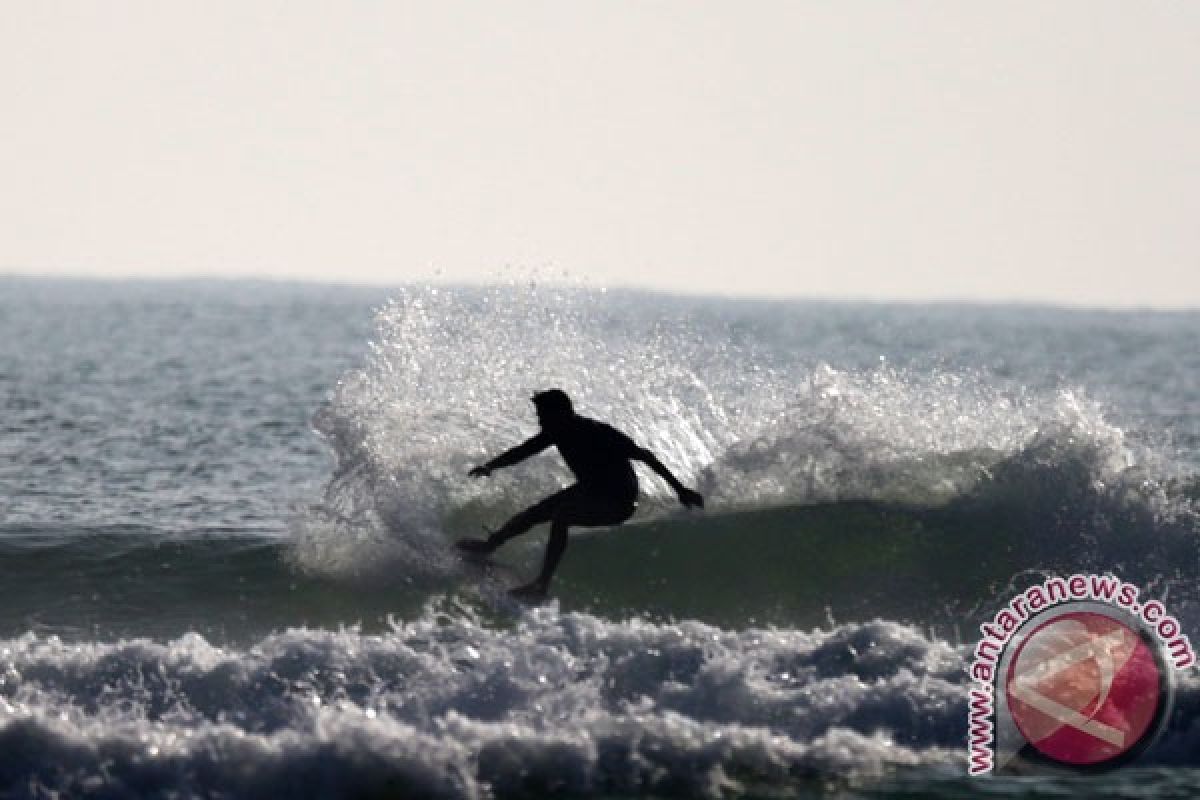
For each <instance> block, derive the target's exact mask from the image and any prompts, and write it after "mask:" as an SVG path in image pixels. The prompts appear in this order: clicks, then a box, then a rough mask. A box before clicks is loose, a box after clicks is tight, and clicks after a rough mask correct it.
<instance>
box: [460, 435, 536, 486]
mask: <svg viewBox="0 0 1200 800" xmlns="http://www.w3.org/2000/svg"><path fill="white" fill-rule="evenodd" d="M552 444H554V442H553V441H551V440H550V437H549V436H548V435H547V434H546V432H545V431H542V432H541V433H539V434H537V435H536V436H534V437H533V438H531V439H529V440H527V441H524V442H522V443H521V444H519V445H517V446H516V447H514V448H512V449H511V450H506V451H504V452H503V453H501V454H500V455H498V456H496V457H495V458H493V459H492V460H491V461H489V462H487V463H486V464H484V465H483V466H481V467H476V468H475V469H473V470H471V471H470V472H469V473H467V474H469V475H470V476H471V477H473V478H482V477H485V476H487V475H490V474H491V472H492V470H494V469H500V468H501V467H511V466H512V465H513V464H520V463H521V462H522V461H524V460H525V459H527V458H529V457H530V456H533V455H537V454H538V453H540V452H542V451H543V450H545V449H546V448H547V447H549V446H550V445H552Z"/></svg>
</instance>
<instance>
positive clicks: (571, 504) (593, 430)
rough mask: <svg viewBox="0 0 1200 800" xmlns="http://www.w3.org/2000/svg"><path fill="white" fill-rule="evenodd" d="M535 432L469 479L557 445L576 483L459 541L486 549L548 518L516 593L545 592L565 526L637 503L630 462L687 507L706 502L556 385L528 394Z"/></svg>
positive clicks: (599, 521)
mask: <svg viewBox="0 0 1200 800" xmlns="http://www.w3.org/2000/svg"><path fill="white" fill-rule="evenodd" d="M533 405H534V407H535V408H536V409H537V416H538V424H539V425H541V428H542V429H541V431H539V432H538V433H537V434H536V435H535V436H534V437H533V438H531V439H529V440H528V441H526V442H524V443H523V444H519V445H517V446H516V447H514V448H512V449H511V450H508V451H507V452H504V453H501V454H500V455H498V456H496V457H495V458H493V459H492V460H491V461H489V462H487V463H486V464H484V465H482V466H479V467H475V468H474V469H472V470H471V471H470V473H469V474H470V476H471V477H473V478H483V477H487V476H488V475H490V474H491V473H492V471H493V470H497V469H500V468H501V467H509V466H512V465H513V464H518V463H520V462H522V461H524V460H525V459H527V458H529V457H530V456H532V455H535V454H537V453H540V452H541V451H543V450H545V449H546V448H547V447H550V446H551V445H554V446H556V447H558V452H559V454H560V455H562V457H563V460H564V461H566V462H567V466H568V467H570V468H571V472H573V473H575V478H576V481H577V482H576V483H575V484H574V485H572V486H569V487H567V488H566V489H563V490H562V491H560V492H556V493H554V494H552V495H550V496H549V497H547V498H546V499H544V500H542V501H541V502H539V503H535V504H534V505H532V506H530V507H529V508H527V509H525V510H524V511H522V512H520V513H519V514H517V515H516V516H514V517H513V518H512V519H510V520H509V521H508V522H506V523H504V525H503V526H502V527H501V528H499V529H498V530H496V531H494V532H492V533H491V535H490V536H488V537H487V538H486V539H464V540H461V541H459V542H458V547H459V549H461V550H464V551H466V552H468V553H475V554H482V555H486V554H488V553H491V552H492V551H494V550H495V549H496V548H498V547H499V546H500V545H502V544H504V543H505V542H507V541H508V540H509V539H512V538H513V537H516V536H520V535H521V534H523V533H525V532H526V531H528V530H529V529H530V528H532V527H533V526H535V525H539V524H541V523H543V522H550V523H551V525H550V540H549V541H548V542H547V543H546V557H545V560H544V561H543V563H542V571H541V574H540V575H538V577H537V579H536V580H535V581H533V582H532V583H529V584H526V585H525V586H521V587H518V588H516V589H513V590H512V594H513V595H515V596H516V597H520V598H523V599H531V600H540V599H542V598H543V597H545V596H546V591H547V589H549V587H550V579H551V578H552V577H553V576H554V570H555V569H556V568H557V567H558V562H559V560H560V559H561V558H562V554H563V551H564V550H566V549H567V529H568V528H569V527H571V526H572V525H577V526H582V527H597V526H605V525H619V524H621V523H622V522H624V521H625V520H627V519H629V517H630V516H631V515H632V514H633V512H634V511H635V510H636V509H637V499H638V483H637V476H636V475H635V474H634V472H633V465H632V464H631V463H630V462H631V461H641V462H643V463H645V464H646V465H648V466H649V467H650V468H651V469H652V470H654V471H655V472H657V473H658V474H659V475H661V476H662V478H663V480H665V481H666V482H667V483H668V484H670V485H671V488H672V489H674V490H675V494H677V495H678V496H679V502H680V503H682V504H683V505H684V506H686V507H689V508H690V507H696V508H703V507H704V498H703V497H701V496H700V493H699V492H696V491H693V490H692V489H689V488H687V487H686V486H684V485H683V484H682V483H680V482H679V479H678V478H676V477H675V476H674V475H673V474H672V473H671V470H669V469H667V468H666V467H665V466H663V464H662V462H661V461H659V460H658V458H657V456H655V455H654V453H652V452H650V451H649V450H647V449H645V448H643V447H638V446H637V445H636V444H634V442H633V440H632V439H630V438H629V437H628V436H626V435H625V434H623V433H621V432H620V431H619V430H617V429H616V428H614V427H612V426H611V425H608V424H606V423H603V422H600V421H599V420H594V419H590V418H588V417H585V416H582V415H581V414H576V413H575V408H574V407H573V406H572V405H571V398H569V397H567V393H566V392H564V391H562V390H561V389H549V390H547V391H544V392H538V393H537V394H535V395H534V396H533Z"/></svg>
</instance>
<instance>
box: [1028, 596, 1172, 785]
mask: <svg viewBox="0 0 1200 800" xmlns="http://www.w3.org/2000/svg"><path fill="white" fill-rule="evenodd" d="M1163 679H1164V675H1163V668H1162V667H1161V666H1160V664H1159V662H1158V659H1157V658H1156V657H1155V654H1154V652H1153V650H1152V649H1151V647H1150V646H1148V645H1147V644H1146V642H1145V641H1143V639H1142V637H1141V636H1139V635H1138V633H1137V631H1135V630H1134V629H1132V628H1131V627H1129V626H1128V625H1127V624H1125V623H1124V622H1122V621H1120V620H1118V619H1115V618H1114V617H1111V616H1109V615H1107V614H1104V613H1098V612H1095V611H1072V612H1068V613H1065V614H1061V615H1059V616H1056V617H1054V618H1053V619H1051V620H1049V621H1047V622H1045V623H1043V624H1042V625H1040V626H1038V627H1037V628H1035V629H1034V630H1033V631H1032V632H1031V633H1030V634H1029V635H1028V636H1026V637H1025V638H1024V639H1023V640H1022V641H1021V642H1020V645H1019V647H1018V649H1017V651H1016V652H1015V654H1014V655H1013V658H1012V659H1011V661H1010V662H1009V667H1008V673H1007V675H1006V677H1005V682H1004V690H1005V692H1006V694H1007V700H1008V707H1009V712H1010V714H1011V717H1012V720H1013V722H1014V723H1015V724H1016V726H1017V728H1018V729H1019V730H1020V732H1021V734H1022V735H1023V736H1024V737H1025V739H1026V740H1027V741H1028V742H1029V743H1030V744H1031V745H1033V746H1034V747H1035V748H1036V749H1037V750H1038V751H1039V752H1040V753H1042V754H1043V755H1044V756H1046V757H1047V758H1050V759H1052V760H1054V761H1057V762H1060V763H1063V764H1072V765H1079V766H1093V765H1101V764H1104V763H1105V762H1108V761H1112V760H1114V759H1117V758H1119V757H1121V756H1122V755H1125V754H1126V753H1128V752H1129V751H1131V750H1133V749H1134V748H1135V747H1137V746H1138V745H1139V744H1140V743H1141V742H1142V741H1143V740H1144V739H1145V738H1147V737H1148V736H1150V735H1151V734H1152V733H1153V731H1152V730H1151V727H1152V725H1153V724H1154V722H1155V719H1156V716H1157V713H1158V710H1159V705H1160V702H1161V701H1162V694H1163V685H1164V681H1163Z"/></svg>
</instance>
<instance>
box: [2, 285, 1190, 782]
mask: <svg viewBox="0 0 1200 800" xmlns="http://www.w3.org/2000/svg"><path fill="white" fill-rule="evenodd" d="M1198 376H1200V314H1197V313H1191V312H1180V313H1153V312H1122V313H1116V312H1100V311H1079V310H1062V309H1054V308H1040V307H1008V306H997V307H983V306H961V305H910V306H905V305H881V304H864V303H832V302H827V303H818V302H800V301H779V300H731V299H727V298H705V297H676V296H669V295H660V294H654V293H646V292H635V291H625V290H622V291H615V290H614V291H603V290H599V289H586V288H579V287H565V288H564V287H561V286H553V285H542V284H541V283H539V282H530V281H523V282H522V281H518V282H510V283H506V284H503V285H496V286H491V287H446V286H442V287H434V286H409V287H402V288H396V289H391V290H383V289H354V288H347V287H327V286H303V285H290V284H269V283H262V284H258V283H208V282H194V283H162V284H155V283H87V282H74V281H61V282H55V281H39V280H21V279H0V404H2V406H0V407H2V408H3V409H4V413H3V417H2V418H0V586H2V587H3V588H2V590H0V591H2V592H3V603H0V796H6V797H7V796H12V797H57V796H72V797H74V796H83V797H141V796H156V797H270V796H287V797H336V796H341V797H446V798H509V797H540V796H559V797H605V798H621V797H635V796H636V797H641V796H656V797H710V798H718V797H811V796H819V797H846V798H851V797H853V798H857V797H916V796H920V797H959V796H972V795H974V794H977V793H978V792H979V791H980V786H981V784H979V783H978V782H976V781H975V780H973V779H969V778H967V776H966V749H965V743H966V738H965V737H966V724H965V720H966V698H967V691H968V689H969V679H968V676H967V673H966V669H967V666H968V663H969V661H970V657H971V650H972V648H973V646H974V644H975V641H976V640H977V638H978V635H979V634H978V627H977V626H978V625H979V623H980V622H982V621H985V620H988V619H990V618H991V617H992V615H993V614H994V613H995V612H996V610H997V609H998V608H999V607H1000V606H1002V605H1003V604H1004V603H1005V602H1007V600H1008V598H1010V597H1012V596H1013V595H1015V594H1017V593H1019V592H1020V591H1022V590H1023V589H1025V588H1026V587H1028V586H1030V585H1032V584H1034V583H1037V582H1040V581H1041V580H1042V579H1043V578H1044V577H1045V576H1046V575H1049V574H1064V573H1066V572H1071V571H1096V572H1112V573H1115V574H1118V575H1120V576H1121V577H1122V578H1123V579H1125V580H1128V581H1131V582H1134V583H1136V584H1137V585H1139V586H1141V587H1143V589H1144V591H1145V592H1146V594H1147V595H1148V596H1154V597H1156V598H1159V599H1162V600H1163V601H1164V602H1166V603H1167V604H1169V606H1170V608H1171V611H1172V613H1174V614H1176V615H1177V616H1178V617H1179V619H1180V621H1181V623H1182V624H1183V626H1184V629H1185V632H1187V633H1190V634H1192V635H1193V638H1195V636H1196V633H1197V631H1200V594H1198V593H1197V588H1196V587H1197V579H1198V577H1200V544H1198V542H1200V540H1198V539H1197V536H1198V535H1200V517H1198V516H1197V514H1198V510H1197V503H1198V502H1200V477H1198V476H1200V449H1198V447H1197V445H1198V444H1200V377H1198ZM551 386H557V387H561V388H563V389H565V390H566V391H567V392H568V393H570V394H571V396H572V398H574V400H575V403H576V406H577V407H578V408H579V410H580V411H581V412H582V413H585V414H587V415H589V416H594V417H597V418H600V419H603V420H606V421H608V422H611V423H612V424H614V425H615V426H617V427H618V428H620V429H622V430H624V431H626V432H628V433H629V434H630V435H631V436H632V437H633V438H634V439H635V440H636V441H637V442H638V443H639V444H641V445H643V446H646V447H648V448H650V449H651V450H653V451H654V452H656V453H657V454H658V455H659V456H660V458H661V459H662V460H663V462H664V463H666V464H667V465H668V466H669V467H670V468H671V469H672V470H673V471H674V472H675V473H676V474H677V475H678V476H679V477H680V478H681V479H682V480H683V481H684V483H686V484H688V485H694V486H696V487H697V488H698V489H699V490H700V491H701V492H702V493H703V494H704V495H705V498H706V509H705V511H704V512H703V513H702V514H697V513H695V512H685V511H683V510H681V509H680V508H679V507H678V504H677V503H676V502H675V499H674V496H673V493H672V492H671V491H670V490H669V488H668V487H667V486H666V485H665V484H663V483H662V482H661V481H659V480H658V479H657V478H655V477H654V476H653V475H652V474H650V473H649V472H648V471H647V472H639V479H640V480H641V483H642V490H643V497H642V502H641V506H640V508H639V511H638V513H637V514H636V515H635V517H634V518H633V520H631V522H630V523H629V524H627V525H626V526H623V527H622V528H620V529H617V530H612V531H605V530H600V531H591V532H586V533H580V534H573V536H572V542H571V544H570V545H569V547H568V550H567V553H566V556H565V558H564V562H563V566H562V569H561V570H560V573H559V577H558V579H557V580H556V583H555V585H554V588H553V599H552V601H551V602H549V603H548V604H546V605H544V606H541V607H537V608H524V607H520V606H517V605H516V604H514V603H511V602H509V601H507V599H506V596H505V593H504V589H505V588H507V586H508V585H511V583H512V582H514V581H516V580H520V579H527V578H528V577H529V576H530V575H531V574H532V572H533V571H534V570H536V566H537V563H538V561H539V559H540V553H541V546H542V544H543V542H544V532H540V531H539V532H534V533H531V534H530V535H529V536H527V537H523V538H522V539H520V540H517V541H515V542H513V543H511V544H510V545H509V546H507V547H506V548H505V550H504V551H502V552H501V554H500V560H501V561H502V567H501V568H498V569H497V570H496V571H494V572H493V573H491V574H488V575H482V574H481V573H480V572H479V571H478V570H475V569H472V568H469V567H465V566H464V565H463V564H462V563H461V562H460V561H459V560H458V559H457V558H456V557H455V556H454V553H453V549H452V546H451V545H452V542H453V540H454V539H455V538H458V537H461V536H468V535H469V536H476V535H478V534H479V532H480V529H481V527H482V526H489V527H491V526H495V525H497V524H499V523H501V522H503V520H504V519H506V518H507V516H508V515H510V514H512V513H514V512H515V511H517V510H519V509H520V508H522V507H524V506H525V505H528V504H529V503H531V502H534V501H535V500H537V499H539V498H541V497H542V496H544V495H545V494H546V493H548V492H550V491H553V490H556V489H558V488H560V487H562V486H564V485H566V483H567V482H569V480H570V475H569V473H568V472H567V471H566V469H565V467H564V466H563V465H562V463H561V461H560V460H559V459H558V458H557V457H556V456H555V455H554V454H553V453H546V454H543V455H542V456H539V457H537V458H535V459H531V460H530V461H528V462H526V463H524V464H522V465H520V466H519V467H515V468H512V469H508V470H505V471H503V472H500V473H497V474H496V475H494V476H493V477H492V478H490V479H489V480H487V481H482V482H481V481H475V480H471V479H469V478H467V477H466V473H467V471H468V470H469V469H470V468H471V467H472V466H474V465H476V464H478V463H481V462H483V461H485V460H486V459H487V458H488V457H491V456H494V455H495V454H497V453H498V452H501V451H502V450H504V449H506V448H508V447H510V446H511V445H513V444H516V443H518V442H520V441H522V440H524V439H525V438H527V437H528V436H529V435H530V434H531V433H533V432H534V430H535V429H536V420H535V417H534V414H533V409H532V406H531V405H530V403H529V397H530V395H531V394H532V393H533V392H535V391H538V390H541V389H545V388H549V387H551ZM1198 713H1200V679H1198V678H1197V677H1196V675H1195V674H1194V671H1193V672H1189V673H1184V674H1181V675H1180V676H1179V677H1178V684H1177V686H1176V687H1175V706H1174V711H1173V713H1172V715H1171V718H1170V719H1169V720H1168V722H1167V726H1166V729H1165V731H1164V733H1163V735H1162V736H1161V738H1160V739H1159V740H1158V742H1157V743H1156V744H1155V745H1154V746H1153V748H1152V749H1151V751H1150V752H1148V753H1147V754H1146V756H1145V757H1144V758H1143V759H1142V760H1141V761H1139V764H1138V766H1137V767H1136V768H1132V769H1125V770H1121V771H1117V772H1113V773H1109V774H1106V775H1103V776H1065V775H1064V776H1059V777H1053V778H1039V779H1037V781H1036V782H1034V781H1033V779H1029V778H1018V777H1012V778H996V779H992V780H990V781H989V782H988V784H987V791H988V792H989V793H992V794H997V795H1001V796H1008V795H1011V796H1027V795H1036V796H1048V795H1050V794H1053V795H1054V796H1063V795H1078V796H1086V797H1107V796H1111V797H1131V796H1146V797H1172V796H1178V797H1190V796H1194V795H1195V794H1197V793H1200V770H1198V769H1197V768H1198V767H1200V758H1198V757H1197V755H1196V753H1197V752H1200V725H1198V719H1200V717H1198Z"/></svg>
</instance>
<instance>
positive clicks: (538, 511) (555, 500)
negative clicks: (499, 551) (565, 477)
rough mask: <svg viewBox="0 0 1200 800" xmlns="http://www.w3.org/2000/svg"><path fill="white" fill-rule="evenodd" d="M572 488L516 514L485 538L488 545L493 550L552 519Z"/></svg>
mask: <svg viewBox="0 0 1200 800" xmlns="http://www.w3.org/2000/svg"><path fill="white" fill-rule="evenodd" d="M574 488H575V487H573V486H572V487H570V488H567V489H563V490H562V491H560V492H555V493H554V494H552V495H550V496H549V497H547V498H546V499H544V500H542V501H540V502H537V503H534V504H533V505H531V506H530V507H529V508H527V509H525V510H524V511H520V512H518V513H517V514H515V515H514V516H513V518H512V519H510V520H509V521H508V522H506V523H504V524H503V525H501V526H500V527H499V528H498V529H496V530H495V531H494V532H493V533H492V535H491V536H489V537H488V538H487V541H488V544H489V545H491V547H492V549H493V550H495V549H496V548H497V547H499V546H500V545H502V544H504V543H505V542H507V541H508V540H509V539H512V538H515V537H517V536H520V535H521V534H523V533H525V532H527V531H528V530H529V529H530V528H532V527H534V526H535V525H541V524H542V523H543V522H549V521H550V520H552V519H554V515H555V513H556V512H557V511H558V509H559V508H561V507H562V506H563V505H564V501H565V500H566V499H567V498H569V497H570V496H571V490H572V489H574Z"/></svg>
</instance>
